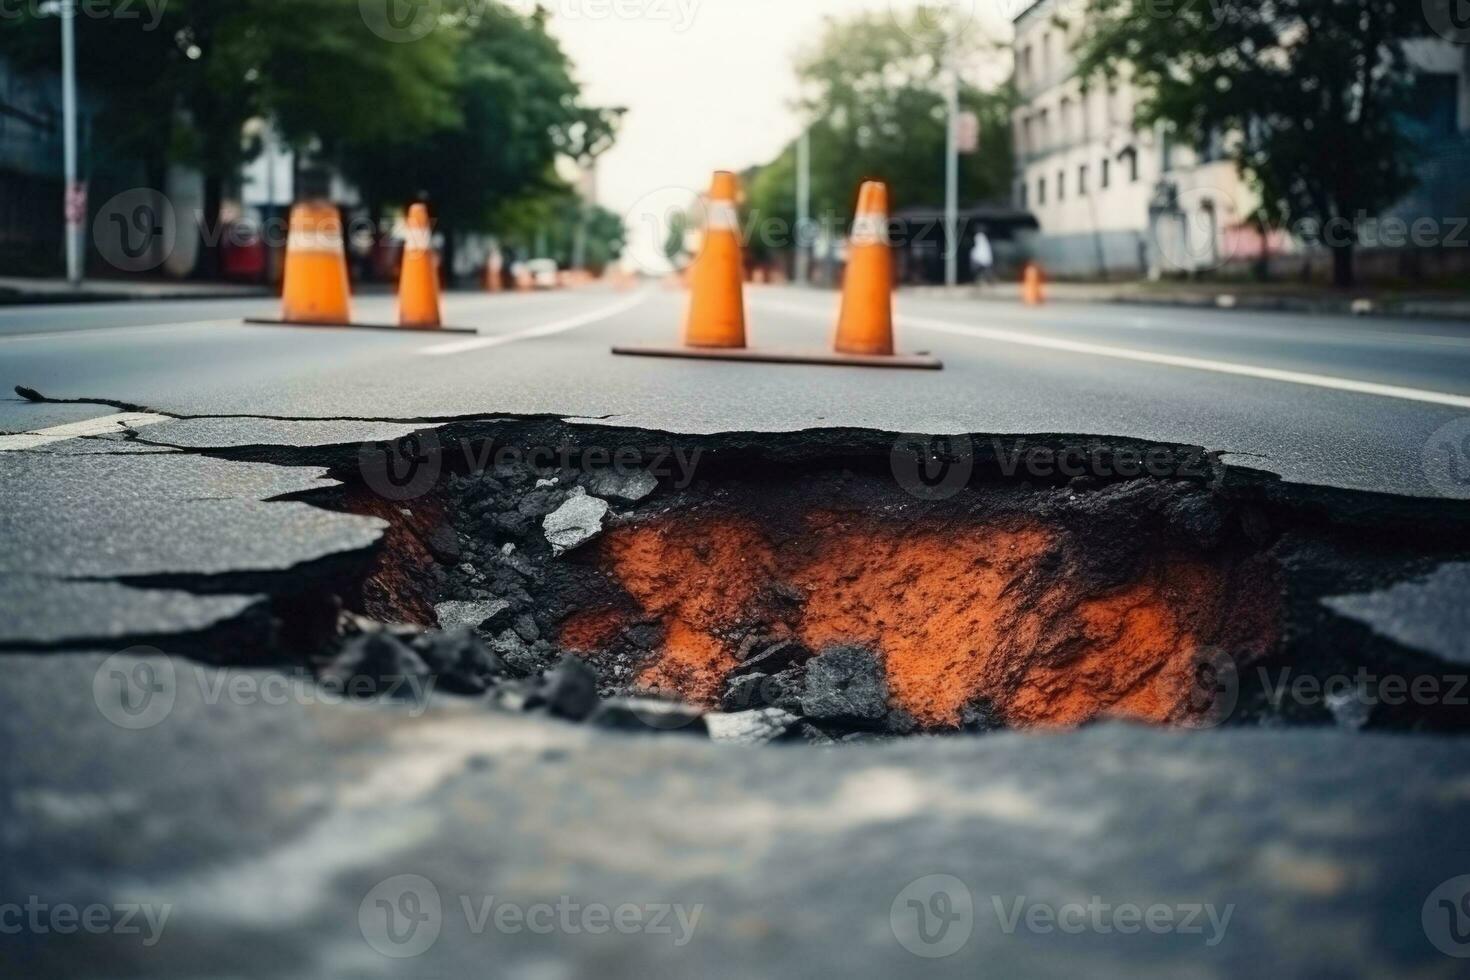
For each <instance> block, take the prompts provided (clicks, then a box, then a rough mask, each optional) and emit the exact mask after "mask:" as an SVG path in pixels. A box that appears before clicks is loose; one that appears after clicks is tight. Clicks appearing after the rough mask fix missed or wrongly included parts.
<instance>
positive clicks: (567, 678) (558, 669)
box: [524, 656, 597, 721]
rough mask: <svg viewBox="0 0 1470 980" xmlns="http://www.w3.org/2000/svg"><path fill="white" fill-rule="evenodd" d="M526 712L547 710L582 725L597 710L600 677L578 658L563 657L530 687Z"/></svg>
mask: <svg viewBox="0 0 1470 980" xmlns="http://www.w3.org/2000/svg"><path fill="white" fill-rule="evenodd" d="M524 707H525V709H526V710H527V711H535V710H538V709H543V708H544V709H545V710H546V712H547V713H548V714H551V715H555V716H556V717H558V718H565V719H567V720H568V721H583V720H585V719H586V718H587V716H588V715H590V714H592V712H593V710H594V709H595V708H596V707H597V674H595V673H594V672H593V670H592V668H591V667H588V666H587V665H586V664H585V663H583V662H582V661H581V660H580V659H578V658H577V657H571V656H568V657H563V658H562V660H561V662H560V663H558V664H557V665H556V666H555V667H553V668H551V669H550V670H548V671H546V672H545V673H544V674H542V675H541V676H540V677H538V678H537V679H536V680H535V681H534V682H532V684H531V689H530V691H529V692H528V696H527V697H526V700H525V705H524Z"/></svg>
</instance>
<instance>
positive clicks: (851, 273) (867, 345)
mask: <svg viewBox="0 0 1470 980" xmlns="http://www.w3.org/2000/svg"><path fill="white" fill-rule="evenodd" d="M833 349H835V350H836V351H837V352H838V353H839V354H867V355H890V354H892V353H893V250H892V248H890V247H889V243H888V186H887V185H886V184H883V183H880V182H878V181H872V180H870V181H868V182H867V183H865V184H863V187H862V191H861V192H860V193H859V194H858V207H857V217H856V219H855V220H854V221H853V226H852V237H851V238H850V239H849V253H848V262H847V276H846V278H845V279H844V281H843V286H842V312H841V314H840V315H839V317H838V320H837V338H836V340H835V342H834V343H833Z"/></svg>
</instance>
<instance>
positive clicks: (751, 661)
mask: <svg viewBox="0 0 1470 980" xmlns="http://www.w3.org/2000/svg"><path fill="white" fill-rule="evenodd" d="M749 653H750V655H749V656H746V657H742V658H741V662H740V664H739V666H737V667H736V668H735V671H734V672H735V673H737V674H748V673H752V672H756V673H762V674H779V673H781V672H782V671H783V670H789V669H791V668H792V667H798V666H800V665H801V664H804V663H806V662H807V661H808V660H810V659H811V657H812V652H811V651H810V650H808V649H807V648H806V647H804V646H802V645H801V644H800V643H798V642H797V641H795V640H777V641H776V642H774V643H768V644H767V645H765V646H762V645H761V644H759V643H756V644H753V645H752V646H751V647H750V648H749Z"/></svg>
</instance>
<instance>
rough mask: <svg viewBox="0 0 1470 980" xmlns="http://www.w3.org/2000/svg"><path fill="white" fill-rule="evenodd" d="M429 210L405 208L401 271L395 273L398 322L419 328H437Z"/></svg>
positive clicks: (435, 265)
mask: <svg viewBox="0 0 1470 980" xmlns="http://www.w3.org/2000/svg"><path fill="white" fill-rule="evenodd" d="M432 235H433V232H432V231H431V230H430V226H429V209H428V208H426V207H424V205H422V204H415V205H413V206H412V207H410V208H409V209H408V228H407V230H406V232H405V234H404V238H403V270H402V272H400V273H399V276H398V325H399V326H401V327H410V328H413V329H418V330H436V329H438V328H439V327H442V326H443V325H444V324H443V323H442V322H440V319H439V263H438V261H437V259H436V258H435V256H434V243H433V240H432Z"/></svg>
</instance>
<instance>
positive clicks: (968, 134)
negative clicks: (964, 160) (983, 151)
mask: <svg viewBox="0 0 1470 980" xmlns="http://www.w3.org/2000/svg"><path fill="white" fill-rule="evenodd" d="M955 138H956V142H957V143H958V144H959V151H960V152H961V153H979V152H980V117H979V116H977V115H975V113H973V112H962V113H960V114H959V117H958V118H957V119H956V120H955Z"/></svg>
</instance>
